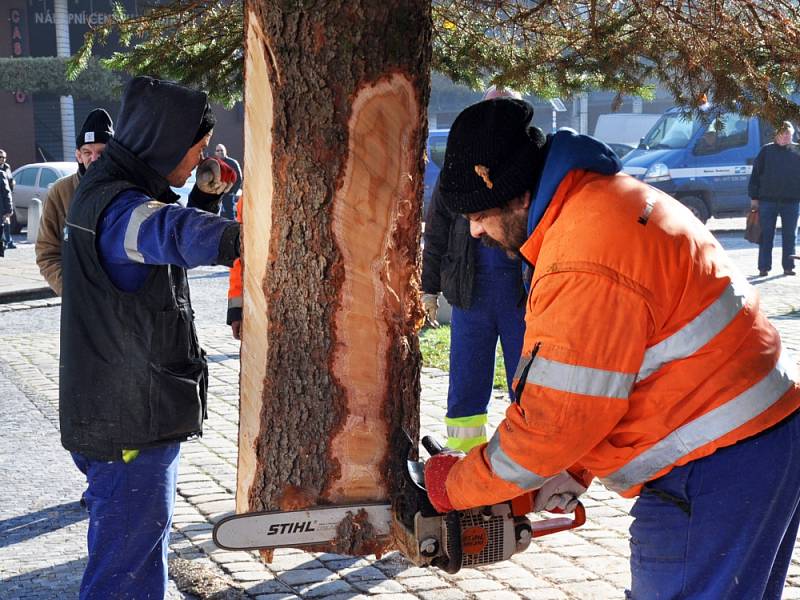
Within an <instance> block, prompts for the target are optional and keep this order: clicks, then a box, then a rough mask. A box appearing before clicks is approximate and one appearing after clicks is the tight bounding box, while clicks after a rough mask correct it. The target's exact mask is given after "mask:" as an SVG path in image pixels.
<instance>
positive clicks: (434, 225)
mask: <svg viewBox="0 0 800 600" xmlns="http://www.w3.org/2000/svg"><path fill="white" fill-rule="evenodd" d="M424 239H425V248H424V249H423V251H422V291H423V292H425V293H426V294H438V293H439V292H442V294H444V297H445V298H447V301H448V302H449V303H450V304H451V305H453V306H457V307H459V308H462V309H465V310H466V309H468V308H469V307H470V304H471V302H472V284H473V281H474V279H475V252H476V247H477V244H479V243H480V242H479V241H478V240H476V239H475V238H473V237H472V236H471V235H470V233H469V221H467V220H466V219H465V218H464V217H463V216H461V215H456V214H453V213H451V212H450V211H449V210H447V208H445V206H444V204H443V203H442V201H441V197H440V194H439V180H438V179H437V180H436V184H435V185H434V187H433V194H432V196H431V204H430V206H429V207H428V214H427V216H426V219H425V235H424Z"/></svg>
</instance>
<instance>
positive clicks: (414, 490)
mask: <svg viewBox="0 0 800 600" xmlns="http://www.w3.org/2000/svg"><path fill="white" fill-rule="evenodd" d="M422 445H423V446H424V447H425V449H426V450H427V451H428V452H429V454H431V455H434V454H436V453H438V452H441V451H442V447H441V446H440V445H439V444H438V443H437V442H436V441H435V440H433V439H432V438H430V437H428V436H426V437H424V438H423V439H422ZM424 466H425V465H424V463H423V462H421V461H415V460H408V461H407V472H406V483H407V485H406V486H405V487H406V488H407V489H406V490H404V491H403V493H402V494H401V498H400V500H399V501H398V502H397V503H396V504H395V506H394V508H393V507H392V505H391V504H387V503H364V504H354V505H336V506H317V507H310V508H307V509H303V510H295V511H268V512H254V513H244V514H239V515H231V516H228V517H225V518H223V519H221V520H220V521H219V522H217V524H216V525H215V526H214V532H213V537H214V543H215V544H216V545H217V546H219V547H220V548H224V549H226V550H256V549H275V548H299V547H303V546H313V545H319V544H324V543H330V542H335V541H336V540H337V539H338V538H339V536H340V535H341V533H342V531H343V527H352V524H353V523H356V524H360V526H362V527H364V526H366V527H368V531H369V534H370V535H371V536H375V537H378V538H384V539H386V538H389V537H392V538H394V541H395V545H396V546H397V547H398V548H399V549H400V551H401V552H402V553H403V554H404V555H405V556H406V558H408V559H409V560H410V561H411V562H413V563H414V564H415V565H417V566H419V567H426V566H433V567H438V568H440V569H443V570H444V571H446V572H447V573H456V572H458V570H459V569H461V568H462V567H478V566H482V565H488V564H492V563H496V562H500V561H503V560H507V559H508V558H510V557H511V556H512V555H514V554H517V553H518V552H523V551H525V550H526V549H527V548H528V546H529V545H530V543H531V540H532V539H533V538H537V537H541V536H544V535H550V534H552V533H557V532H559V531H565V530H568V529H574V528H576V527H580V526H581V525H583V524H584V523H585V522H586V511H585V509H584V507H583V505H582V504H580V503H578V506H577V508H576V509H575V513H574V515H573V516H572V517H552V518H547V519H543V520H537V521H531V520H530V518H529V517H528V515H529V514H530V513H532V512H533V506H534V499H535V497H536V491H532V492H528V493H525V494H523V495H521V496H518V497H517V498H514V499H513V500H508V501H504V502H499V503H497V504H493V505H491V506H484V507H480V508H472V509H468V510H460V511H451V512H449V513H446V514H441V513H438V512H437V511H436V510H435V509H434V508H433V506H431V504H430V501H429V500H428V495H427V492H426V491H425V477H424ZM348 523H349V524H350V525H347V524H348Z"/></svg>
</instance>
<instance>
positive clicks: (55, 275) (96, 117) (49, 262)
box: [36, 108, 114, 296]
mask: <svg viewBox="0 0 800 600" xmlns="http://www.w3.org/2000/svg"><path fill="white" fill-rule="evenodd" d="M113 135H114V123H113V122H112V121H111V116H109V114H108V113H107V112H106V111H105V110H103V109H102V108H95V109H94V110H93V111H92V112H90V113H89V115H88V116H87V117H86V120H85V121H84V122H83V126H82V127H81V130H80V131H79V132H78V137H77V138H76V140H75V160H77V161H78V171H77V172H76V173H74V174H72V175H67V176H66V177H62V178H61V179H59V180H58V181H56V182H55V183H54V184H53V185H52V186H51V187H50V189H49V190H47V194H46V195H45V197H44V206H43V207H42V219H41V221H40V223H39V233H38V235H37V237H36V264H37V265H39V272H40V273H41V274H42V276H43V277H44V278H45V280H46V281H47V284H48V285H49V286H50V287H51V288H52V290H53V291H54V292H55V293H56V294H58V295H59V296H60V295H61V239H62V238H63V236H64V220H65V219H66V215H67V210H69V205H70V204H71V203H72V197H73V196H74V195H75V190H76V189H77V188H78V184H79V183H80V180H81V177H82V176H83V175H84V174H85V173H86V169H88V168H89V165H91V164H92V163H93V162H94V161H96V160H97V159H98V158H100V156H101V155H102V154H103V150H105V148H106V144H107V143H108V140H110V139H111V136H113Z"/></svg>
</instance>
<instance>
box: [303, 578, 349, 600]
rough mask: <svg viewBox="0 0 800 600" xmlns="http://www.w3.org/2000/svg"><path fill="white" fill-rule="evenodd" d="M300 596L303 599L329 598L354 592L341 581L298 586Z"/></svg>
mask: <svg viewBox="0 0 800 600" xmlns="http://www.w3.org/2000/svg"><path fill="white" fill-rule="evenodd" d="M297 591H298V593H299V595H300V596H301V597H303V598H329V597H331V596H335V595H337V594H344V593H346V592H352V591H353V588H352V587H351V586H350V585H349V584H348V583H347V582H346V581H342V580H341V579H336V580H334V581H322V582H319V583H312V584H310V585H303V586H297Z"/></svg>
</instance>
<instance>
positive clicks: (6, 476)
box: [0, 233, 800, 600]
mask: <svg viewBox="0 0 800 600" xmlns="http://www.w3.org/2000/svg"><path fill="white" fill-rule="evenodd" d="M718 235H719V236H720V238H721V239H722V241H723V243H724V244H725V246H726V247H727V248H728V249H729V251H730V253H731V255H732V256H733V258H734V260H735V261H736V262H737V263H738V264H739V265H740V267H741V268H742V270H743V271H744V272H745V273H746V274H752V273H753V272H754V271H755V247H754V246H751V245H749V244H747V243H746V242H744V241H743V240H740V239H739V238H740V235H741V234H727V233H719V234H718ZM23 250H24V249H23ZM776 264H779V262H777V261H776ZM753 283H754V284H755V285H756V286H757V287H758V288H759V291H760V293H761V296H762V303H763V306H764V307H765V309H766V311H767V313H768V314H769V315H770V316H771V318H772V319H773V322H774V323H775V325H776V326H777V327H778V329H779V330H780V331H781V334H782V336H783V340H784V344H785V345H786V346H787V347H788V348H789V349H790V350H792V351H794V353H795V354H796V355H797V356H800V352H798V350H800V313H797V314H796V311H798V310H800V277H794V278H792V277H782V276H774V277H766V278H760V279H753ZM224 290H225V273H224V271H222V270H221V269H212V268H206V269H197V270H195V271H194V274H193V277H192V293H193V296H194V297H195V300H196V302H195V304H196V309H197V313H198V324H199V332H200V337H201V341H202V342H203V344H204V346H205V347H206V350H207V352H208V355H209V360H210V373H211V389H210V396H211V397H210V401H209V420H208V422H207V425H206V433H205V435H204V437H203V438H202V439H200V440H196V441H193V442H190V443H186V444H184V445H183V451H182V458H181V468H180V478H179V485H178V500H177V508H176V515H175V523H174V527H173V534H172V540H171V547H172V551H173V556H176V557H180V558H184V559H188V560H191V561H192V563H194V564H199V565H202V566H205V567H207V569H208V572H209V573H212V574H216V575H219V576H220V577H222V578H224V579H225V580H227V581H230V582H232V583H233V585H234V586H236V587H238V588H240V589H242V590H244V597H247V598H257V599H259V600H278V599H284V598H297V597H300V598H335V599H345V598H347V599H355V598H372V599H377V600H412V599H416V598H419V599H422V600H434V599H435V600H461V599H465V600H466V599H470V600H489V599H491V600H506V599H509V600H511V599H518V598H530V599H536V600H549V599H567V598H569V599H591V598H597V599H606V598H608V599H611V598H622V597H623V595H624V589H625V587H626V586H627V585H628V583H629V575H628V564H627V559H628V541H627V528H628V526H629V524H630V522H631V519H630V517H629V516H628V510H629V508H630V506H631V502H630V501H628V500H624V499H621V498H619V497H617V496H615V495H614V494H612V493H610V492H608V491H607V490H605V489H604V488H603V487H602V486H600V485H599V484H594V485H593V486H592V488H591V489H590V490H589V492H588V493H587V494H586V496H585V501H584V502H585V504H586V507H587V514H588V521H587V523H586V525H585V526H584V527H582V528H581V529H578V530H576V531H575V532H565V533H560V534H557V535H554V536H551V537H549V538H543V539H542V540H541V541H539V540H537V541H535V543H534V544H533V545H532V546H531V548H530V549H529V550H528V551H526V552H524V553H522V554H519V555H516V556H514V557H513V558H512V559H511V560H510V561H507V562H504V563H500V564H497V565H494V566H490V567H485V568H481V569H464V570H462V571H461V572H460V573H458V574H456V575H447V574H444V573H442V572H441V571H438V570H435V569H430V570H429V569H419V568H416V567H413V566H412V565H409V564H408V563H407V562H406V561H404V560H403V559H402V558H401V557H400V556H399V555H398V554H397V553H392V554H389V555H388V556H384V557H382V558H381V559H380V560H376V559H375V557H365V558H353V557H346V556H339V555H333V554H319V553H307V552H302V551H299V550H281V551H278V552H276V553H275V557H274V560H273V562H272V563H271V564H269V565H265V564H263V563H262V562H260V561H259V560H258V559H257V557H256V555H255V553H252V552H229V551H223V550H219V549H217V548H216V547H215V546H214V544H213V542H212V541H211V528H212V524H213V522H214V521H215V520H216V519H218V518H219V517H220V515H222V514H224V513H226V512H227V511H230V510H232V509H233V490H234V489H235V477H236V440H237V418H238V408H237V380H238V369H239V361H238V343H236V342H235V341H234V340H232V339H231V337H230V333H229V330H228V328H227V327H225V326H224V325H221V324H220V323H221V321H222V318H223V317H222V316H221V315H222V311H223V310H224V309H223V308H221V307H223V306H224V295H225V294H224ZM0 322H2V323H3V325H2V327H3V332H4V333H3V335H2V341H1V343H0V422H2V423H3V424H4V427H3V434H2V436H0V481H2V482H3V487H4V490H5V492H6V493H5V496H4V497H5V501H4V502H3V503H2V505H0V598H3V599H20V600H22V599H25V600H28V599H39V598H41V599H46V598H47V599H49V598H56V597H65V598H70V597H76V596H77V588H78V585H79V582H80V576H81V572H82V568H83V564H84V560H85V556H86V555H85V535H86V525H87V519H86V515H85V513H84V512H83V511H81V509H80V508H79V506H78V503H77V500H78V498H79V496H80V492H81V490H82V486H83V482H82V480H81V477H80V475H79V473H78V471H77V469H75V468H74V466H73V465H72V463H71V460H70V459H69V456H68V454H67V453H66V452H65V451H63V449H61V447H60V445H59V443H58V433H57V428H58V419H57V378H58V369H57V364H58V362H57V353H58V306H57V300H56V301H54V300H41V301H36V302H31V303H28V304H17V305H0ZM446 391H447V376H446V374H444V373H442V372H440V371H436V370H432V369H424V370H423V380H422V409H421V420H422V428H423V432H424V433H432V434H434V435H437V436H438V437H439V438H443V437H444V428H443V426H442V418H443V416H444V410H445V397H446ZM504 406H505V401H504V400H503V395H502V394H500V393H498V394H497V398H496V399H495V400H494V401H493V402H492V404H491V414H490V425H491V426H492V427H495V426H496V425H497V424H498V423H499V421H500V419H501V418H502V411H503V409H504ZM188 597H190V596H186V595H185V594H183V593H182V592H179V591H178V590H177V588H176V587H175V586H174V584H173V586H172V587H171V589H170V592H169V595H168V598H170V599H177V598H188ZM215 597H218V596H215ZM784 597H785V598H800V548H798V546H796V550H795V557H794V560H793V563H792V566H791V568H790V571H789V578H788V581H787V586H786V590H785V594H784Z"/></svg>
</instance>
